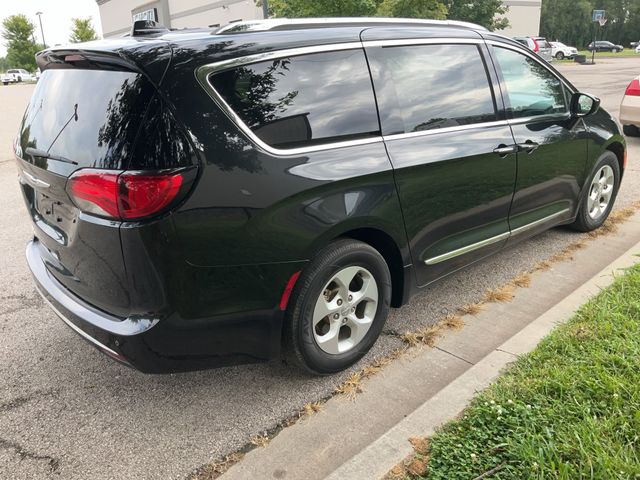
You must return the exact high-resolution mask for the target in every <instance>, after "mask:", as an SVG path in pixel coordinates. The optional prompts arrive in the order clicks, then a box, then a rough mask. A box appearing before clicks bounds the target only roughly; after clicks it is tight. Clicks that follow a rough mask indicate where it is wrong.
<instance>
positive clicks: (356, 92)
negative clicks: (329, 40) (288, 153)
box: [210, 50, 380, 148]
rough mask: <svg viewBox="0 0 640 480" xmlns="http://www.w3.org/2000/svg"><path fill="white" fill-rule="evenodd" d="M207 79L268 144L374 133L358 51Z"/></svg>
mask: <svg viewBox="0 0 640 480" xmlns="http://www.w3.org/2000/svg"><path fill="white" fill-rule="evenodd" d="M210 81H211V83H212V85H213V87H214V88H215V89H216V90H217V92H218V93H219V94H220V95H221V96H222V98H223V99H224V100H225V101H226V102H227V103H228V104H229V106H230V107H231V108H232V109H233V110H234V111H235V112H236V114H238V115H239V116H240V118H241V119H242V120H243V122H244V123H245V124H246V125H247V126H248V127H249V128H250V129H251V130H252V131H253V133H255V134H256V135H257V136H258V137H259V138H260V139H261V140H262V141H264V142H265V143H267V144H268V145H271V146H272V147H278V148H295V147H306V146H312V145H318V144H322V143H332V142H339V141H346V140H356V139H362V138H370V137H372V136H379V135H380V127H379V124H378V114H377V111H376V105H375V97H374V95H373V88H372V86H371V78H370V76H369V69H368V67H367V61H366V59H365V56H364V52H363V51H362V50H345V51H337V52H326V53H317V54H309V55H301V56H297V57H288V58H280V59H277V60H271V61H267V62H260V63H253V64H250V65H245V66H241V67H238V68H235V69H233V70H227V71H224V72H221V73H219V74H215V75H213V76H212V77H211V78H210Z"/></svg>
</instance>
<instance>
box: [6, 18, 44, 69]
mask: <svg viewBox="0 0 640 480" xmlns="http://www.w3.org/2000/svg"><path fill="white" fill-rule="evenodd" d="M34 29H35V25H34V24H33V23H31V21H29V19H28V18H27V17H26V16H25V15H22V14H20V15H12V16H10V17H7V18H5V19H4V20H3V22H2V37H3V38H4V39H5V44H6V45H7V57H6V60H7V64H8V67H9V68H24V69H25V70H29V71H31V72H33V71H34V70H35V69H36V59H35V54H36V52H37V51H38V50H40V47H39V46H38V45H37V44H36V43H35V41H34V37H33V31H34Z"/></svg>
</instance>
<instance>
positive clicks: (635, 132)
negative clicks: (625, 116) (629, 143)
mask: <svg viewBox="0 0 640 480" xmlns="http://www.w3.org/2000/svg"><path fill="white" fill-rule="evenodd" d="M622 131H623V132H624V134H625V135H626V136H627V137H638V136H640V129H638V127H636V126H635V125H623V126H622Z"/></svg>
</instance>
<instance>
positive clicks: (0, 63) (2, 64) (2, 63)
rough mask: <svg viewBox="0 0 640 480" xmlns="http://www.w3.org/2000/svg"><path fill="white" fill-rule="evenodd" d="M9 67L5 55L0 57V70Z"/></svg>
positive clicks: (4, 70) (3, 70) (5, 69)
mask: <svg viewBox="0 0 640 480" xmlns="http://www.w3.org/2000/svg"><path fill="white" fill-rule="evenodd" d="M8 68H9V64H8V63H7V58H6V57H0V72H6V71H7V69H8Z"/></svg>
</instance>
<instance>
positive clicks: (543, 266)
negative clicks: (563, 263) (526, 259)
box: [533, 260, 551, 272]
mask: <svg viewBox="0 0 640 480" xmlns="http://www.w3.org/2000/svg"><path fill="white" fill-rule="evenodd" d="M550 268H551V262H548V261H547V260H543V261H541V262H538V263H536V266H535V267H533V271H534V272H546V271H547V270H549V269H550Z"/></svg>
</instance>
